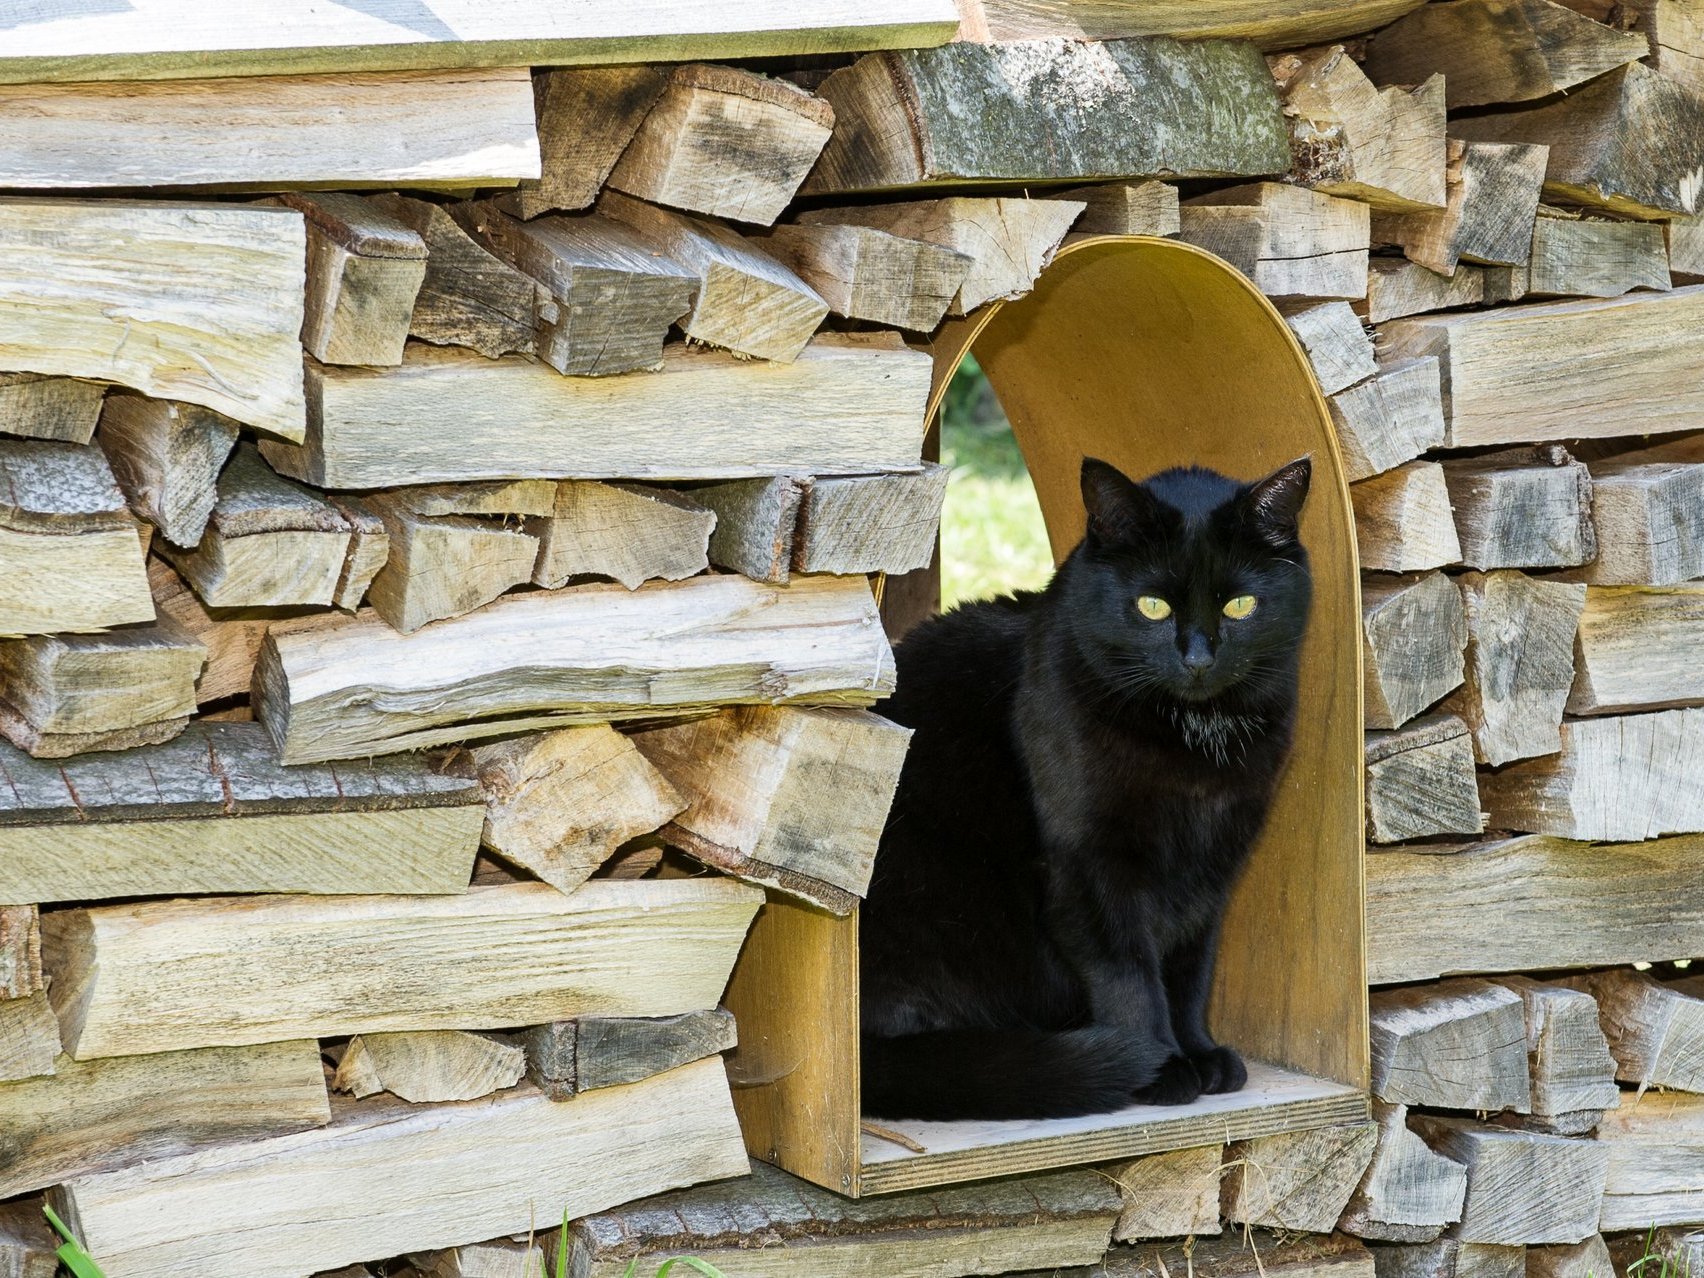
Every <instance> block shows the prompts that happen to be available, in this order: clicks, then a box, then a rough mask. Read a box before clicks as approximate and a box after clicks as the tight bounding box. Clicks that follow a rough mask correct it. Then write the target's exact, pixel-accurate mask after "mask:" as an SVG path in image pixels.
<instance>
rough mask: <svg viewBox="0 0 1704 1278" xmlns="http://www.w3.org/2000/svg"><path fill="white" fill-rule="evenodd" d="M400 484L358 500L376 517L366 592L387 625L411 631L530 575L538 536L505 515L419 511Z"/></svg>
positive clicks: (485, 599)
mask: <svg viewBox="0 0 1704 1278" xmlns="http://www.w3.org/2000/svg"><path fill="white" fill-rule="evenodd" d="M407 491H408V490H406V489H404V490H400V491H398V492H392V493H375V494H373V495H371V496H368V497H365V498H363V499H361V503H360V505H361V509H362V510H364V511H365V512H367V513H368V514H371V515H373V516H375V517H376V518H378V519H379V520H380V521H381V522H382V523H383V524H384V529H385V537H386V545H387V547H388V549H387V552H386V557H385V562H384V564H383V565H382V566H381V567H380V568H379V570H378V572H377V573H376V574H375V575H374V577H373V579H372V583H371V585H370V586H369V587H368V590H367V598H368V600H369V602H371V603H372V605H373V610H374V611H375V612H377V613H378V614H379V616H381V617H383V618H384V619H385V621H386V622H387V623H388V624H389V625H390V627H391V628H392V629H393V630H398V631H401V632H402V633H403V634H412V633H413V632H414V631H416V630H418V629H420V628H421V627H422V626H424V625H426V624H427V623H428V622H432V621H438V620H441V619H443V618H445V617H459V616H461V615H462V614H463V613H468V612H472V611H473V610H474V609H476V608H482V607H484V606H485V605H486V604H488V603H490V602H491V601H492V600H493V599H495V598H497V597H498V596H499V595H501V594H502V593H503V592H504V591H506V590H508V589H509V588H510V587H511V586H518V585H520V584H521V583H522V582H524V581H527V580H529V579H531V577H532V575H533V563H534V562H535V561H536V560H537V559H538V554H539V542H538V538H537V537H535V536H534V535H533V534H532V533H530V532H528V531H526V530H525V529H522V528H515V527H511V526H510V525H509V524H508V523H507V522H506V521H502V520H495V519H479V518H470V517H468V516H465V515H431V516H428V515H421V514H418V513H417V512H415V511H414V510H412V509H410V508H409V504H408V497H407Z"/></svg>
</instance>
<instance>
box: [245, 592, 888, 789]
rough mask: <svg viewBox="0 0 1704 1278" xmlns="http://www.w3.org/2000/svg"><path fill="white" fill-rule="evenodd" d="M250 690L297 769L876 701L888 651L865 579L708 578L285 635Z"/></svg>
mask: <svg viewBox="0 0 1704 1278" xmlns="http://www.w3.org/2000/svg"><path fill="white" fill-rule="evenodd" d="M255 684H256V690H255V714H256V717H257V718H258V719H259V720H260V721H261V722H262V723H264V724H265V725H266V726H267V728H268V730H269V731H270V732H271V733H272V737H273V740H274V741H275V742H276V743H277V745H278V747H279V749H280V750H281V752H282V755H283V760H284V762H286V763H292V764H293V763H311V762H314V761H316V760H321V759H333V758H360V757H363V756H366V755H370V754H385V753H390V752H393V751H398V750H412V749H416V748H418V747H421V746H425V745H438V744H444V743H446V742H450V741H464V740H470V739H474V738H478V737H486V736H496V735H502V734H508V733H514V732H525V731H529V730H535V729H540V728H547V727H560V726H563V725H565V724H567V723H572V722H582V723H590V722H599V721H608V720H612V719H632V718H640V719H642V718H654V717H656V716H658V715H660V714H667V713H676V714H682V713H687V712H691V711H698V710H703V709H707V708H709V707H711V706H722V705H734V704H748V703H756V704H773V703H775V702H781V701H793V702H809V703H812V704H821V705H870V704H873V703H874V702H876V701H878V700H880V699H881V698H882V697H883V696H885V695H886V694H887V693H889V692H891V691H892V689H893V654H892V651H891V650H890V649H889V648H888V644H887V640H886V638H885V637H884V636H883V634H882V632H881V625H880V621H879V618H878V615H877V609H876V604H875V600H874V598H873V597H872V596H871V594H870V588H869V585H868V583H867V582H866V581H865V580H864V579H863V578H861V577H805V578H800V579H799V580H797V581H794V582H793V583H792V584H791V585H790V586H785V587H778V586H768V585H760V584H759V583H757V582H753V581H748V580H747V579H746V578H744V577H736V576H706V577H695V578H692V579H690V580H688V581H683V582H677V583H657V584H654V585H650V586H645V587H643V588H641V589H640V590H637V591H634V592H632V593H629V592H628V591H627V590H626V589H625V588H624V587H622V586H619V585H608V586H605V585H591V586H575V587H570V588H569V589H567V590H561V591H554V592H551V593H549V594H537V595H517V596H511V597H509V598H507V599H504V600H502V601H500V602H498V603H495V604H493V605H491V606H490V607H488V608H484V609H481V610H480V611H479V612H475V613H470V614H469V615H468V616H466V617H457V618H453V619H451V620H450V621H446V622H441V623H440V624H438V625H436V626H432V627H430V628H428V629H426V630H422V631H420V632H419V633H418V634H414V635H399V634H397V633H396V632H395V631H394V630H392V629H391V628H390V627H389V626H387V625H385V624H384V622H382V621H380V620H379V619H378V618H376V617H374V618H370V619H369V618H364V617H363V618H357V619H353V620H344V619H338V620H336V621H324V622H315V623H313V624H307V625H299V626H292V627H289V628H287V629H285V630H283V631H280V630H274V631H273V632H272V633H271V634H270V635H268V637H267V642H266V646H265V647H264V648H263V649H262V651H261V657H260V665H259V667H258V669H257V671H256V679H255ZM357 707H365V709H364V710H358V709H357Z"/></svg>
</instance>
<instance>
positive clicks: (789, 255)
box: [761, 183, 1176, 333]
mask: <svg viewBox="0 0 1704 1278" xmlns="http://www.w3.org/2000/svg"><path fill="white" fill-rule="evenodd" d="M1149 185H1154V186H1157V185H1161V184H1159V183H1150V184H1149ZM1166 189H1167V190H1171V188H1170V187H1167V188H1166ZM1172 196H1173V200H1174V201H1175V199H1176V192H1175V191H1173V193H1172ZM761 243H762V245H763V247H764V248H765V249H767V250H768V251H769V252H770V253H772V254H774V256H775V257H776V258H778V259H779V260H780V261H781V262H783V263H784V264H786V265H787V266H788V267H790V268H791V269H792V270H793V271H795V272H797V274H798V276H799V278H800V279H802V280H804V281H805V283H807V284H809V285H810V286H811V288H813V289H815V290H816V292H817V294H818V295H819V296H821V297H822V299H823V300H824V301H825V302H827V303H828V308H829V311H830V313H832V314H835V315H842V316H845V317H847V318H848V319H861V320H868V321H869V322H871V323H872V324H887V325H892V326H893V327H894V328H906V329H911V330H913V331H915V332H919V333H927V332H929V331H930V330H932V329H933V328H934V327H935V325H937V324H939V323H940V322H941V319H942V317H943V316H944V315H945V314H946V313H947V307H948V305H949V304H950V303H951V302H952V300H953V298H954V296H956V295H957V293H958V291H959V289H960V288H961V287H962V286H963V285H964V282H965V279H966V277H967V276H969V274H970V271H971V269H972V267H973V266H974V265H975V261H974V259H973V258H971V257H970V255H969V254H967V253H960V252H959V251H958V250H956V249H952V248H948V247H947V246H946V245H944V244H930V243H929V242H928V241H926V240H914V239H907V238H905V237H903V236H899V235H891V234H889V233H888V232H886V231H881V230H877V229H876V228H875V227H873V226H847V225H822V226H804V225H798V224H793V225H788V226H777V227H775V228H774V229H773V230H771V231H769V232H768V233H767V234H765V235H763V236H762V237H761Z"/></svg>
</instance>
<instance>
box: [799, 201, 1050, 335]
mask: <svg viewBox="0 0 1704 1278" xmlns="http://www.w3.org/2000/svg"><path fill="white" fill-rule="evenodd" d="M1083 209H1084V205H1083V204H1082V203H1080V202H1079V201H1076V200H1066V199H1048V200H1031V199H1015V198H1003V199H1002V198H992V197H988V198H977V197H967V196H951V197H949V198H947V199H942V200H916V201H910V202H907V203H903V204H856V205H849V206H847V207H845V208H831V209H810V210H807V211H805V212H803V213H800V214H799V219H798V220H799V223H800V225H802V226H869V227H874V228H875V229H876V230H878V231H886V232H887V233H888V234H890V235H898V236H901V237H903V238H905V239H913V240H925V241H927V242H928V243H930V244H939V245H942V246H943V247H945V248H950V249H952V250H954V251H955V252H958V253H963V254H964V255H965V256H966V257H969V258H970V259H971V262H972V265H971V268H970V272H969V274H967V275H966V276H965V278H964V282H963V283H961V284H960V285H959V289H958V292H957V293H956V294H954V296H953V300H952V301H951V302H950V303H948V305H947V314H949V315H968V314H970V312H971V311H974V310H975V309H976V308H977V307H979V306H981V305H982V304H983V303H985V302H991V301H994V300H996V299H1000V298H1013V297H1022V296H1023V295H1024V294H1025V293H1027V292H1029V291H1030V289H1031V288H1033V287H1034V285H1035V280H1036V276H1038V275H1040V274H1041V272H1042V271H1043V270H1044V269H1045V268H1046V266H1047V264H1048V263H1049V262H1051V261H1052V260H1053V253H1054V250H1056V249H1057V248H1058V247H1059V245H1060V242H1061V241H1063V240H1064V238H1065V232H1066V231H1068V230H1069V229H1070V228H1071V224H1072V223H1073V222H1074V221H1076V219H1077V217H1078V215H1079V214H1081V213H1082V211H1083Z"/></svg>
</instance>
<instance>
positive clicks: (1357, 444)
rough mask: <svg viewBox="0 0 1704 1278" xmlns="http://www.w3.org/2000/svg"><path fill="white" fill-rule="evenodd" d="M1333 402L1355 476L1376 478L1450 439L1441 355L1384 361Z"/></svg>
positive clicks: (1347, 470) (1340, 440)
mask: <svg viewBox="0 0 1704 1278" xmlns="http://www.w3.org/2000/svg"><path fill="white" fill-rule="evenodd" d="M1329 406H1330V408H1331V424H1332V425H1333V426H1335V427H1336V428H1337V444H1338V447H1339V448H1341V449H1342V451H1343V471H1344V477H1345V478H1346V479H1349V480H1357V479H1371V478H1372V477H1373V476H1374V475H1378V474H1382V473H1383V472H1384V471H1387V470H1392V469H1394V468H1396V467H1397V466H1400V465H1402V463H1403V462H1406V461H1412V460H1413V459H1414V458H1416V457H1418V456H1420V454H1421V453H1423V452H1426V451H1427V450H1428V449H1431V448H1435V447H1437V446H1438V445H1439V444H1441V443H1443V442H1444V400H1443V388H1442V386H1441V385H1440V384H1439V381H1438V361H1437V360H1435V359H1429V358H1428V359H1407V360H1401V361H1399V362H1397V363H1394V364H1386V365H1383V366H1382V367H1380V369H1379V371H1378V372H1377V373H1375V374H1374V375H1373V376H1371V377H1369V378H1368V379H1367V380H1366V381H1364V382H1358V383H1357V384H1355V385H1354V386H1350V387H1348V388H1347V389H1345V390H1341V391H1339V392H1338V393H1337V394H1335V395H1333V396H1332V397H1331V399H1330V401H1329Z"/></svg>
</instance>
